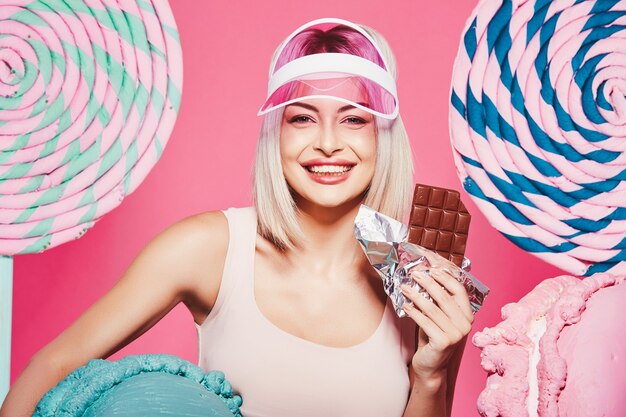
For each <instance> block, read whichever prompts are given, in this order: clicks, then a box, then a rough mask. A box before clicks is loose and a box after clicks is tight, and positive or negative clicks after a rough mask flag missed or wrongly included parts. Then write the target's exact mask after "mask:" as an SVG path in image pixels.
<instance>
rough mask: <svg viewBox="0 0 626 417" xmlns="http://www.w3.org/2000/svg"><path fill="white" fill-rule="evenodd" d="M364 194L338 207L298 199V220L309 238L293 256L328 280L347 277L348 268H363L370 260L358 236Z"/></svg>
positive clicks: (313, 272)
mask: <svg viewBox="0 0 626 417" xmlns="http://www.w3.org/2000/svg"><path fill="white" fill-rule="evenodd" d="M361 197H362V196H361ZM361 197H359V198H356V199H354V200H352V201H349V202H346V203H344V204H342V205H341V206H336V207H322V206H319V205H313V204H310V203H308V202H303V201H298V202H297V203H298V204H297V205H298V220H299V223H300V227H301V228H302V231H303V232H304V235H305V236H306V240H305V241H304V242H302V244H301V247H300V248H297V249H295V250H294V251H293V252H292V253H291V255H292V256H293V258H292V259H293V260H294V261H296V262H298V263H299V264H300V265H302V266H305V267H306V268H307V269H306V270H308V271H311V273H312V274H314V275H317V276H319V277H325V278H328V279H335V278H337V279H341V278H345V272H346V271H347V270H354V268H362V267H363V262H367V260H366V258H365V255H364V253H363V251H362V249H361V247H360V245H359V243H358V241H357V240H356V238H355V237H354V219H355V218H356V215H357V213H358V211H359V207H360V205H361V201H362V198H361Z"/></svg>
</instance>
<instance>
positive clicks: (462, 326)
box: [413, 270, 471, 332]
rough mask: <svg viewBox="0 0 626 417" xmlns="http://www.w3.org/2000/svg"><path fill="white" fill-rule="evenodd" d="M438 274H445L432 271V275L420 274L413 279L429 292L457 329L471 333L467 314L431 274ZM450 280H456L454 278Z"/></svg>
mask: <svg viewBox="0 0 626 417" xmlns="http://www.w3.org/2000/svg"><path fill="white" fill-rule="evenodd" d="M438 273H444V272H442V271H435V270H430V274H427V273H421V274H419V273H418V274H415V275H413V279H415V281H416V282H417V283H418V284H419V285H420V286H421V287H423V288H424V289H425V290H426V291H427V292H428V294H430V296H431V297H432V299H433V300H435V302H436V303H437V305H438V306H439V308H441V309H442V310H443V312H444V313H445V314H446V315H447V316H448V317H450V319H451V320H452V321H453V322H454V323H455V324H456V325H457V328H458V329H459V330H461V331H463V332H465V331H468V332H469V327H471V322H470V323H469V324H468V317H467V316H466V313H465V312H464V311H463V309H462V307H460V306H459V305H458V303H457V301H456V300H455V299H454V298H453V296H452V295H451V294H450V293H449V292H448V291H447V290H446V289H445V288H444V287H442V286H441V284H440V283H439V282H438V281H435V279H434V278H432V277H431V274H438ZM450 278H451V279H453V280H454V278H452V277H450ZM455 281H456V280H455Z"/></svg>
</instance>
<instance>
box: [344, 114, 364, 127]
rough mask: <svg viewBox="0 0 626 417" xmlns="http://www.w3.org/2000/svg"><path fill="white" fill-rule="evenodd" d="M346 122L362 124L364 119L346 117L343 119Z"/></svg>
mask: <svg viewBox="0 0 626 417" xmlns="http://www.w3.org/2000/svg"><path fill="white" fill-rule="evenodd" d="M345 121H346V122H348V123H349V124H357V125H362V124H365V123H366V122H365V120H363V119H361V118H360V117H355V116H353V117H348V118H346V119H345Z"/></svg>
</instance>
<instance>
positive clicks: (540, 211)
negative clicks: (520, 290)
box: [450, 0, 626, 276]
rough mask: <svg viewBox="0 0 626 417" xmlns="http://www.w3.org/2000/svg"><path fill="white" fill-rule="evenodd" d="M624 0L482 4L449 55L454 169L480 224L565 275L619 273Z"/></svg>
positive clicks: (625, 141)
mask: <svg viewBox="0 0 626 417" xmlns="http://www.w3.org/2000/svg"><path fill="white" fill-rule="evenodd" d="M625 74H626V1H624V0H621V1H615V0H597V1H584V0H583V1H580V0H563V1H561V0H555V1H546V0H530V1H521V0H517V1H510V0H482V1H480V2H479V4H478V5H477V7H476V8H475V10H474V11H473V13H472V15H471V17H470V18H469V20H468V22H467V24H466V27H465V30H464V35H463V37H462V39H461V42H460V46H459V52H458V55H457V57H456V61H455V66H454V73H453V80H452V88H451V103H450V134H451V140H452V145H453V153H454V158H455V163H456V166H457V170H458V175H459V178H460V179H461V181H462V183H463V186H464V188H465V190H466V191H467V192H468V193H469V194H470V195H471V196H472V198H473V199H474V201H475V202H476V204H477V205H478V207H479V208H480V210H481V211H482V212H483V213H484V214H485V216H486V217H487V218H488V219H489V221H490V223H491V224H492V225H493V226H494V227H495V228H496V229H498V230H499V231H500V232H501V233H502V234H504V235H505V236H506V237H507V238H508V239H510V240H511V241H513V242H514V243H515V244H517V245H518V246H520V247H521V248H523V249H525V250H527V251H529V252H531V253H533V254H534V255H536V256H538V257H540V258H541V259H544V260H545V261H547V262H549V263H551V264H554V265H556V266H558V267H560V268H562V269H564V270H566V271H568V272H570V273H572V274H575V275H579V276H582V275H591V274H593V273H595V272H606V271H608V272H611V273H614V274H624V273H626V262H625V261H626V153H625V152H624V151H625V150H626V98H625V96H626V77H625Z"/></svg>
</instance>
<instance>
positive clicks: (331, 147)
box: [313, 123, 344, 155]
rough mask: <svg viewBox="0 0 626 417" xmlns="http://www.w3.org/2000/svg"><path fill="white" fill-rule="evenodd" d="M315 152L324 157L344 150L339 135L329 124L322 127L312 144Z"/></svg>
mask: <svg viewBox="0 0 626 417" xmlns="http://www.w3.org/2000/svg"><path fill="white" fill-rule="evenodd" d="M313 147H314V149H315V150H320V151H322V152H324V154H326V155H332V154H333V153H335V152H337V151H340V150H342V149H343V148H344V143H343V141H342V139H341V137H340V135H339V133H338V132H337V131H336V130H335V129H334V128H333V126H332V125H331V124H330V123H329V124H326V125H322V126H321V129H320V131H319V132H318V135H317V137H316V139H315V143H314V144H313Z"/></svg>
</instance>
